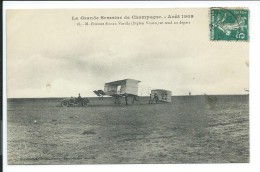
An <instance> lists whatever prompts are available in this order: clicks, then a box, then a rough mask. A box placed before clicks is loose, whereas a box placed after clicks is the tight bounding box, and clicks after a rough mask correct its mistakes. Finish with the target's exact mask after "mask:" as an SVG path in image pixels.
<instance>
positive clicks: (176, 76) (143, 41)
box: [6, 6, 252, 165]
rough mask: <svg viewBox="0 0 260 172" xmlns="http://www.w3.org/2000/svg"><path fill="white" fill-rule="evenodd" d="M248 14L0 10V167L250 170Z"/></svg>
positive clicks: (234, 10) (241, 10) (228, 10)
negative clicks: (2, 93)
mask: <svg viewBox="0 0 260 172" xmlns="http://www.w3.org/2000/svg"><path fill="white" fill-rule="evenodd" d="M250 19H251V15H250V9H249V8H245V7H243V6H241V7H225V6H223V7H209V8H206V7H205V8H143V9H141V8H139V9H138V8H124V9H123V8H121V9H111V8H110V9H101V8H96V9H8V10H7V11H6V97H7V110H6V111H7V163H8V165H88V164H217V163H225V164H228V163H247V164H248V163H250V154H251V151H250V142H249V140H250V134H249V128H250V127H249V126H250V125H249V119H250V118H249V116H250V115H249V93H250V91H251V90H249V68H250V66H249V44H250V41H251V37H252V35H251V28H250V27H249V23H250Z"/></svg>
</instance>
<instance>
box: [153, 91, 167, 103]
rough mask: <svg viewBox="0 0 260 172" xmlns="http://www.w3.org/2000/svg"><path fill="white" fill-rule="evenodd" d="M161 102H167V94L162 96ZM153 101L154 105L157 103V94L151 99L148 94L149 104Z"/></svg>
mask: <svg viewBox="0 0 260 172" xmlns="http://www.w3.org/2000/svg"><path fill="white" fill-rule="evenodd" d="M161 100H164V101H166V100H167V93H165V94H162V98H161ZM154 101H155V103H158V102H159V96H158V94H157V93H154V95H153V97H152V94H150V99H149V104H152V103H153V102H154Z"/></svg>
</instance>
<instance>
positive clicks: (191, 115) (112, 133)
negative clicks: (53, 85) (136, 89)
mask: <svg viewBox="0 0 260 172" xmlns="http://www.w3.org/2000/svg"><path fill="white" fill-rule="evenodd" d="M212 97H213V98H212ZM60 100H61V99H8V112H7V118H8V123H7V125H8V126H7V130H8V131H7V132H8V133H7V137H8V138H7V142H8V143H7V146H8V164H121V163H122V164H129V163H134V164H136V163H137V164H139V163H149V164H150V163H152V164H158V163H160V164H164V163H247V162H249V102H248V101H249V100H248V95H237V96H211V97H210V96H179V97H177V96H176V97H172V103H167V104H154V105H149V104H147V102H148V98H141V99H140V102H139V103H137V104H134V105H130V106H119V105H117V106H116V105H113V101H112V100H111V99H109V98H105V99H104V100H98V99H97V98H90V101H91V105H90V106H89V107H68V108H62V107H60Z"/></svg>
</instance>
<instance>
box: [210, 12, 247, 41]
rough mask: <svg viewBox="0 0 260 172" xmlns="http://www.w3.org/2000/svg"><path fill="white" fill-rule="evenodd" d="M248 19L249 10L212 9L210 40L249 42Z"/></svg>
mask: <svg viewBox="0 0 260 172" xmlns="http://www.w3.org/2000/svg"><path fill="white" fill-rule="evenodd" d="M248 19H249V11H248V9H244V8H237V9H235V8H211V9H210V40H212V41H221V40H224V41H248V40H249V35H248V29H249V28H248Z"/></svg>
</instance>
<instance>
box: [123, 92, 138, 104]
mask: <svg viewBox="0 0 260 172" xmlns="http://www.w3.org/2000/svg"><path fill="white" fill-rule="evenodd" d="M124 97H125V105H126V106H127V105H129V104H128V97H129V96H128V95H127V94H126V93H125V94H124ZM132 97H133V100H132V104H134V102H135V101H139V100H138V99H137V96H132Z"/></svg>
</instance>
